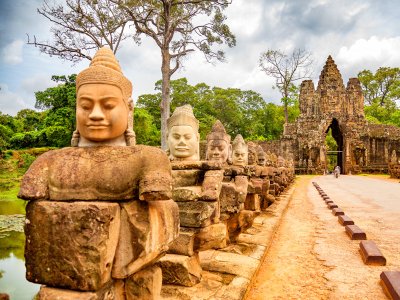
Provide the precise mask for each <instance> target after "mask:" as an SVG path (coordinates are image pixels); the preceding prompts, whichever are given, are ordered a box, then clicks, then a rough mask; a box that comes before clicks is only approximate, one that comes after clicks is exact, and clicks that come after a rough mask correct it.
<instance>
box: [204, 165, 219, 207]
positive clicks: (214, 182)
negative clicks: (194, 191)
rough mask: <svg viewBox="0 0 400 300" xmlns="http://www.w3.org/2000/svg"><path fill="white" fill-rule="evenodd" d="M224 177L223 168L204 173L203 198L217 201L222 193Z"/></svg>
mask: <svg viewBox="0 0 400 300" xmlns="http://www.w3.org/2000/svg"><path fill="white" fill-rule="evenodd" d="M223 179H224V171H223V170H210V171H207V172H206V173H205V174H204V181H203V183H202V186H201V187H202V194H201V195H202V196H201V198H202V200H204V201H217V200H218V199H219V195H220V193H221V187H222V180H223Z"/></svg>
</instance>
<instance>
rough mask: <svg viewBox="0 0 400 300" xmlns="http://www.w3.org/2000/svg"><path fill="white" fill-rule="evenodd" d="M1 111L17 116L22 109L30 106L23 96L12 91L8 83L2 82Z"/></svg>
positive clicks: (0, 85)
mask: <svg viewBox="0 0 400 300" xmlns="http://www.w3.org/2000/svg"><path fill="white" fill-rule="evenodd" d="M0 88H1V90H0V111H1V112H2V113H3V114H8V115H12V116H15V115H16V114H17V112H19V111H20V110H21V109H24V108H28V105H27V104H26V103H25V102H24V100H22V97H21V96H20V95H18V94H16V93H13V92H11V91H10V90H9V89H8V86H7V85H6V84H3V83H0Z"/></svg>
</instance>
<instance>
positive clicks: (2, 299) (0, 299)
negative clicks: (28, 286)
mask: <svg viewBox="0 0 400 300" xmlns="http://www.w3.org/2000/svg"><path fill="white" fill-rule="evenodd" d="M0 300H10V296H9V295H8V294H6V293H0Z"/></svg>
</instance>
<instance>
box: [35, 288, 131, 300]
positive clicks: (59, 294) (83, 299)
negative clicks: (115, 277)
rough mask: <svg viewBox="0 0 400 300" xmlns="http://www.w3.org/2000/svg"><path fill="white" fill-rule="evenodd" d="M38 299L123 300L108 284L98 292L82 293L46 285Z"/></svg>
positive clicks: (41, 289) (40, 291)
mask: <svg viewBox="0 0 400 300" xmlns="http://www.w3.org/2000/svg"><path fill="white" fill-rule="evenodd" d="M35 299H36V298H35ZM37 299H39V300H54V299H57V300H71V299H74V300H123V299H124V298H118V295H117V294H116V293H115V290H114V287H113V285H112V284H108V285H106V286H105V287H103V288H101V289H100V290H98V291H94V292H80V291H74V290H67V289H59V288H52V287H48V286H45V285H42V286H41V287H40V290H39V293H38V296H37Z"/></svg>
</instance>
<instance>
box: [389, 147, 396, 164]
mask: <svg viewBox="0 0 400 300" xmlns="http://www.w3.org/2000/svg"><path fill="white" fill-rule="evenodd" d="M390 162H391V163H392V164H397V154H396V150H393V151H392V154H391V156H390Z"/></svg>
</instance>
